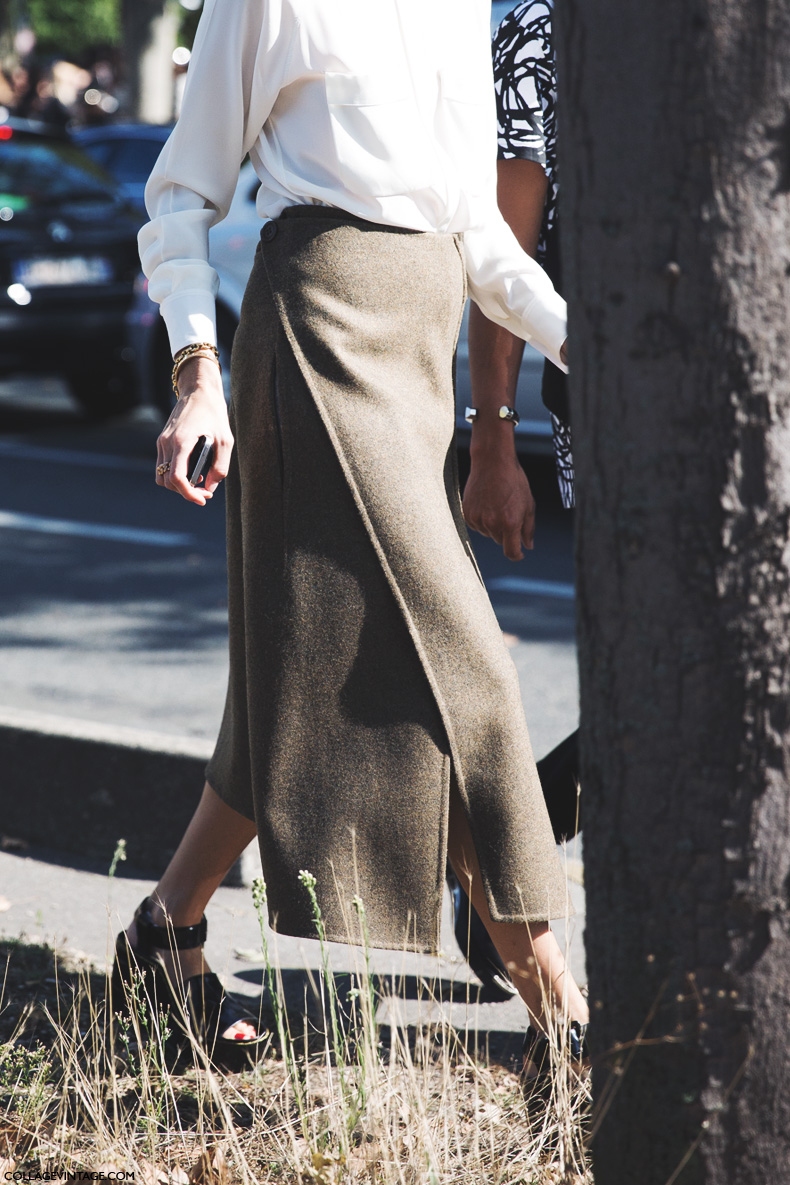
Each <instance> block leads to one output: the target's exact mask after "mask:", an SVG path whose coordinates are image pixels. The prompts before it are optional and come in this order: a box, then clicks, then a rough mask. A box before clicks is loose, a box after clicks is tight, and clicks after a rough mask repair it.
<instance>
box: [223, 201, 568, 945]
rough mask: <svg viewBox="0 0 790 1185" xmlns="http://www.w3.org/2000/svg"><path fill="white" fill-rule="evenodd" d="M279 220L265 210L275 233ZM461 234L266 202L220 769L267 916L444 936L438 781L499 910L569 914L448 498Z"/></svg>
mask: <svg viewBox="0 0 790 1185" xmlns="http://www.w3.org/2000/svg"><path fill="white" fill-rule="evenodd" d="M272 228H274V229H272ZM464 275H465V273H464V264H463V259H462V255H461V251H460V245H459V242H458V240H457V238H456V237H455V236H452V235H440V234H433V233H422V232H413V231H406V230H397V229H391V228H382V227H380V226H377V225H375V224H372V223H366V222H364V221H362V220H361V219H356V218H353V217H350V216H348V215H345V214H342V213H341V212H339V211H332V210H327V209H319V210H316V209H315V208H310V207H297V208H296V209H290V210H287V211H286V212H285V213H284V215H283V216H281V218H280V219H278V220H277V222H276V223H269V224H266V226H265V227H264V232H263V235H262V242H261V244H260V245H259V248H258V251H257V254H256V259H255V265H254V268H253V271H252V275H251V277H250V281H249V285H248V288H247V291H246V295H245V298H244V303H243V307H242V312H241V320H240V324H239V328H238V331H237V334H236V339H235V343H234V348H233V360H232V401H231V415H232V427H233V432H234V436H235V439H236V446H235V449H234V455H233V461H232V465H231V471H230V473H229V475H228V479H227V513H228V532H227V546H228V571H229V620H230V679H229V687H228V698H227V704H226V708H225V714H224V718H223V722H222V727H221V731H220V735H219V739H218V741H217V747H216V751H215V753H214V756H213V757H212V760H211V762H210V763H209V766H208V769H207V778H208V781H209V782H210V784H211V785H212V787H213V788H214V789H215V791H216V792H217V793H218V794H219V795H220V797H221V798H223V799H224V801H225V802H227V803H228V804H229V805H230V806H231V807H233V808H234V809H235V810H237V811H239V812H240V813H241V814H243V815H245V816H247V817H248V818H251V819H253V818H254V819H255V821H256V823H257V827H258V836H259V841H260V849H261V859H262V863H263V870H264V876H265V879H266V883H267V888H268V903H269V914H270V920H271V922H272V924H273V925H274V926H275V927H276V929H278V930H279V931H280V932H282V933H285V934H292V935H296V936H303V937H314V936H315V926H314V921H313V916H312V910H311V903H310V899H309V896H308V894H307V892H306V890H305V888H304V886H303V885H302V884H301V883H300V880H299V872H300V870H302V869H305V870H308V871H309V872H311V873H312V874H313V876H315V878H316V882H317V884H316V893H317V896H318V901H319V905H320V908H321V912H322V915H323V919H324V924H325V927H326V934H327V937H328V938H329V939H331V940H336V941H347V940H349V939H350V940H351V941H359V939H360V937H361V932H360V929H359V925H358V918H357V915H356V914H355V911H354V908H353V904H352V902H353V898H354V897H355V896H358V897H359V898H360V899H361V900H362V902H363V903H364V907H365V915H366V923H367V928H368V935H369V940H370V943H371V945H373V946H378V947H386V948H390V949H398V948H400V947H403V946H404V945H407V946H408V947H409V948H411V949H418V950H423V951H436V950H437V949H438V945H439V918H440V908H441V900H442V891H443V884H444V874H445V864H446V851H447V818H448V803H449V796H450V788H451V779H452V780H453V781H454V784H455V786H457V792H458V794H459V795H460V799H461V802H462V804H463V808H464V810H465V811H466V814H467V817H468V819H469V823H470V826H471V831H472V835H473V837H474V841H475V846H476V850H477V853H478V857H479V861H480V867H481V873H482V878H483V882H484V886H485V890H486V894H487V898H488V903H489V908H490V911H491V915H492V917H493V918H495V919H496V920H499V921H537V920H545V919H547V918H551V917H557V916H562V915H564V914H565V912H566V908H567V903H566V902H567V894H566V885H565V877H564V874H563V869H562V865H561V862H560V860H559V858H558V856H557V852H556V848H555V844H554V839H553V835H552V830H551V825H550V823H549V818H548V814H547V811H546V807H545V804H544V800H543V795H542V793H541V788H540V783H539V781H538V777H537V772H536V768H535V762H534V759H533V755H532V750H531V747H530V742H529V737H528V734H527V728H526V723H525V720H524V715H523V710H522V706H521V697H520V692H519V685H518V679H517V676H516V672H515V668H514V666H513V663H512V662H511V660H510V657H509V655H508V653H507V649H506V648H505V646H504V643H503V639H502V633H501V630H500V628H499V625H498V623H497V620H496V617H495V615H494V613H493V610H492V608H491V605H490V602H489V600H488V597H487V594H486V591H485V588H484V586H483V583H482V580H481V578H480V575H479V572H478V570H477V567H476V564H475V562H474V558H473V555H472V551H471V547H470V544H469V540H468V537H467V533H466V528H465V526H464V522H463V517H462V513H461V502H460V496H459V491H458V480H457V470H456V462H455V445H454V430H455V407H454V398H453V381H452V358H453V351H454V348H455V342H456V338H457V335H458V329H459V326H460V321H461V316H462V312H463V307H464V300H465V295H466V293H465V278H464Z"/></svg>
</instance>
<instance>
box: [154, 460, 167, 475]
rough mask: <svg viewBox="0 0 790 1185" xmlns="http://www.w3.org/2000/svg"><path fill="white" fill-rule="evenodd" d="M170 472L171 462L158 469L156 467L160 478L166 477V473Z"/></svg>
mask: <svg viewBox="0 0 790 1185" xmlns="http://www.w3.org/2000/svg"><path fill="white" fill-rule="evenodd" d="M169 470H170V462H169V461H165V462H164V463H163V464H161V465H157V467H156V472H157V474H158V475H159V477H164V475H165V474H166V473H168V472H169Z"/></svg>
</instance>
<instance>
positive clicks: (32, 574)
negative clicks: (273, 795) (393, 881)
mask: <svg viewBox="0 0 790 1185" xmlns="http://www.w3.org/2000/svg"><path fill="white" fill-rule="evenodd" d="M157 432H158V424H157V422H156V420H155V418H153V417H152V416H151V415H149V414H148V413H147V412H145V411H144V410H141V411H139V412H138V413H135V414H134V415H132V416H130V417H127V418H125V419H124V420H122V421H115V422H111V423H109V424H105V425H102V426H93V425H89V424H86V423H85V421H84V420H82V419H81V417H80V415H79V413H78V412H77V410H76V408H75V407H74V405H73V404H72V402H71V400H70V398H69V396H68V394H67V393H66V392H65V389H64V388H63V387H62V386H61V384H59V383H58V382H57V381H55V380H52V381H41V380H27V381H25V380H16V381H13V382H6V383H2V384H0V466H2V472H3V475H4V480H3V483H2V490H1V491H0V647H2V680H1V681H0V708H2V707H4V706H5V707H9V706H12V707H15V708H20V709H30V710H36V711H40V712H48V713H54V714H56V715H62V716H69V717H76V718H79V719H83V720H87V721H102V722H106V723H114V724H127V725H132V726H137V727H143V728H153V729H155V730H156V731H158V732H163V733H170V734H173V735H178V736H183V735H192V736H199V737H203V738H207V739H212V738H213V736H214V735H215V734H216V730H217V728H218V725H219V718H220V713H221V710H222V703H223V698H224V692H225V680H226V673H227V659H226V593H225V557H224V522H223V519H224V507H223V505H222V498H221V497H217V498H215V499H214V501H213V503H212V504H211V505H210V506H208V507H207V508H206V509H204V510H199V509H197V508H195V507H191V506H188V505H187V504H186V503H184V502H182V501H181V500H180V499H178V498H176V497H175V496H173V495H171V494H168V493H166V492H164V491H162V490H160V489H159V488H158V487H157V486H156V485H155V484H154V482H153V480H152V471H153V457H154V441H155V438H156V435H157ZM530 476H531V479H532V481H533V488H534V489H535V492H536V497H537V500H538V506H539V517H538V535H537V546H536V549H535V551H534V552H533V553H532V554H530V555H529V556H527V558H525V559H524V560H523V561H522V562H521V563H520V564H511V563H510V562H509V561H507V560H506V559H505V558H504V557H503V556H502V554H501V552H500V551H499V550H498V549H497V548H496V547H495V546H494V545H493V544H492V543H491V542H490V541H488V540H485V539H482V538H481V537H479V536H475V537H474V544H475V550H476V553H477V556H478V560H479V563H480V566H481V569H482V572H483V575H484V578H485V580H486V583H487V586H488V588H489V591H490V592H491V596H492V601H493V603H494V606H495V609H496V611H497V614H498V616H499V619H500V622H501V625H502V628H503V630H504V631H505V633H506V635H507V640H508V644H509V645H510V646H511V649H512V654H513V658H514V661H515V663H516V666H517V668H518V671H519V676H520V680H521V689H522V694H523V699H524V704H525V709H526V712H527V719H528V721H529V724H530V730H531V733H532V738H533V744H534V747H535V750H536V753H537V754H538V755H540V754H542V753H543V752H545V751H546V750H548V749H549V748H550V747H551V746H552V745H553V744H555V743H556V742H558V741H559V740H561V739H562V737H563V736H565V735H566V734H567V732H569V731H570V730H571V729H572V728H573V727H575V724H576V719H577V684H576V658H575V644H574V630H573V602H572V588H571V581H572V521H571V516H570V515H569V514H567V513H566V512H564V511H563V510H562V509H561V507H560V506H559V503H558V498H557V494H556V484H555V481H554V476H553V470H552V467H551V463H550V462H549V461H546V460H539V461H536V462H535V463H534V464H533V465H532V466H531V467H530ZM1 823H2V820H1V819H0V832H1V831H2V826H1ZM31 856H32V854H29V855H28V856H27V857H26V856H24V855H16V854H11V853H0V934H3V933H4V934H9V935H10V934H19V933H21V932H23V931H25V932H27V933H28V934H30V935H33V936H38V937H46V938H48V939H50V940H52V939H61V940H63V939H65V940H66V941H67V943H68V945H69V946H72V947H74V946H76V947H78V948H81V949H83V950H85V951H88V952H89V953H90V954H92V955H93V957H94V958H98V959H99V960H101V959H102V957H103V956H104V953H105V949H106V939H107V934H108V933H109V932H110V931H112V930H114V929H115V928H117V925H118V924H119V918H120V917H121V916H125V914H126V913H128V910H129V909H130V907H131V906H133V905H134V904H135V903H136V901H137V900H138V899H139V897H140V896H142V893H143V886H142V885H139V884H137V883H136V882H134V881H130V880H119V881H117V882H116V886H115V888H114V889H113V898H114V905H113V909H112V910H111V912H112V913H113V915H114V916H113V919H112V921H111V922H110V923H109V929H108V921H107V917H106V914H103V915H99V914H97V913H96V902H97V901H104V900H105V896H106V889H107V886H106V880H105V878H103V877H101V876H97V875H96V874H92V873H90V872H87V871H85V870H84V869H83V870H80V869H76V868H69V867H67V866H59V865H58V864H56V863H53V862H51V861H47V860H46V859H45V860H36V859H33V858H31ZM572 896H573V898H574V904H575V907H576V909H577V911H578V913H577V918H576V920H575V923H574V933H575V938H574V941H573V950H572V965H573V968H574V972H575V973H576V974H577V976H578V977H581V978H583V975H584V971H583V951H582V946H581V942H580V934H581V926H582V924H583V908H584V901H583V893H582V891H581V889H580V888H579V887H578V885H574V886H572ZM4 897H5V898H6V900H7V902H8V908H7V909H3V904H2V900H3V898H4ZM212 909H213V910H214V911H215V913H216V915H217V920H219V919H220V918H221V917H223V916H225V917H226V918H230V917H231V916H232V917H233V918H235V919H237V921H236V922H234V932H233V934H230V933H228V934H226V935H225V936H224V938H223V941H224V947H223V949H222V951H220V949H219V948H217V949H216V950H215V951H214V955H215V958H216V960H217V963H218V965H219V966H225V967H226V968H227V970H228V973H229V974H231V975H234V976H237V977H239V976H240V977H241V979H240V980H239V981H237V988H238V987H242V988H243V986H244V983H245V982H246V983H247V990H254V989H255V983H256V980H257V979H258V978H259V973H258V972H257V971H255V969H254V968H251V967H250V966H249V964H247V970H245V962H244V958H241V959H240V958H239V956H238V954H237V953H236V952H237V951H239V950H242V951H244V950H245V949H248V948H250V947H254V946H255V935H256V926H257V923H256V922H255V918H254V916H253V914H252V911H251V905H250V902H249V895H248V894H247V892H246V891H245V890H233V889H229V888H228V889H225V888H224V889H222V890H221V892H220V895H219V896H218V898H217V899H216V900H215V902H214V903H213V905H212ZM447 927H448V923H447V918H446V917H445V923H444V933H445V941H446V945H447V947H448V949H450V950H452V949H453V942H452V938H451V936H450V935H449V933H448V928H447ZM225 929H226V927H222V930H223V932H224V930H225ZM214 933H215V935H216V933H217V931H216V928H215V930H214ZM286 941H287V940H286ZM313 945H314V944H310V943H308V944H306V948H307V953H305V950H304V949H303V948H304V946H305V944H302V945H301V946H299V948H298V949H297V948H296V947H294V949H293V950H291V948H290V946H287V947H286V950H284V951H283V955H284V956H285V955H287V958H288V959H289V960H290V965H291V966H302V965H303V964H304V963H312V962H313V961H314V958H315V952H314V951H313V952H312V953H311V952H310V948H311V947H312V946H313ZM343 957H344V956H341V955H338V958H339V959H340V962H341V965H342V962H343ZM448 957H451V958H452V959H454V960H455V961H456V963H457V959H458V952H457V950H456V951H455V954H454V955H451V956H448ZM381 958H382V959H383V958H384V956H381ZM385 967H387V968H389V967H390V964H389V963H386V960H385V964H384V965H383V966H382V970H384V969H385ZM411 971H412V972H413V973H416V967H414V968H411ZM459 971H460V973H461V976H462V978H463V974H464V972H463V967H458V966H456V965H453V966H452V967H450V966H449V965H448V964H447V962H446V960H445V961H444V963H443V964H442V965H439V964H437V965H436V966H435V968H434V972H435V973H436V974H439V975H440V976H442V977H444V978H447V976H448V975H451V977H452V975H455V974H457V973H459ZM245 977H246V980H245ZM491 1007H496V1008H497V1009H499V1011H498V1012H497V1013H496V1019H494V1018H493V1016H492V1018H489V1017H488V1016H483V1015H480V1016H479V1017H478V1020H479V1023H480V1024H481V1026H482V1027H491V1026H493V1027H499V1028H511V1027H512V1028H518V1027H519V1026H520V1025H521V1024H522V1023H523V1015H522V1013H521V1011H520V1006H519V1005H518V1004H515V1005H498V1006H491Z"/></svg>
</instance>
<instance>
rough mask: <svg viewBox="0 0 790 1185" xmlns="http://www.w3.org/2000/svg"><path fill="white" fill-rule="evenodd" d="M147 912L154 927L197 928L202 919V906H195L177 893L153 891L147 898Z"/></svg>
mask: <svg viewBox="0 0 790 1185" xmlns="http://www.w3.org/2000/svg"><path fill="white" fill-rule="evenodd" d="M149 901H150V906H149V912H150V917H151V921H152V922H153V923H154V925H155V926H166V925H167V924H168V922H169V923H170V924H171V925H173V926H197V925H198V924H199V923H200V921H201V919H202V917H203V906H202V904H195V902H194V901H192V900H191V899H189V898H185V897H183V896H181V895H180V894H178V893H177V892H169V891H168V892H167V894H165V893H163V892H162V891H161V890H160V889H155V890H154V892H153V893H152V894H151V896H150V897H149Z"/></svg>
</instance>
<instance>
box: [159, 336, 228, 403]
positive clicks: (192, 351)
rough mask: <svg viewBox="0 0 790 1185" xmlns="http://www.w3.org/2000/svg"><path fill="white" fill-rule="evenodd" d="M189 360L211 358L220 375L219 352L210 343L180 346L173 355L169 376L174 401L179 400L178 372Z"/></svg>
mask: <svg viewBox="0 0 790 1185" xmlns="http://www.w3.org/2000/svg"><path fill="white" fill-rule="evenodd" d="M190 358H213V359H214V361H215V362H216V364H217V366H219V373H220V374H222V365H221V363H220V360H219V350H218V349H217V347H216V346H212V345H211V343H210V342H193V343H192V345H189V346H182V347H181V349H180V350H177V351H176V353H175V354H174V355H173V373H172V375H171V379H172V383H173V390H174V392H175V396H176V399H178V398H179V390H178V372H179V371H180V369H181V367H182V366H183V365H184V363H185V362H186V361H188V359H190Z"/></svg>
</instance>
